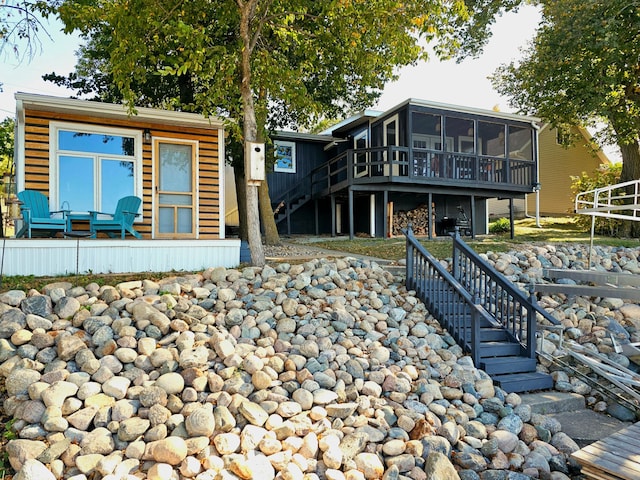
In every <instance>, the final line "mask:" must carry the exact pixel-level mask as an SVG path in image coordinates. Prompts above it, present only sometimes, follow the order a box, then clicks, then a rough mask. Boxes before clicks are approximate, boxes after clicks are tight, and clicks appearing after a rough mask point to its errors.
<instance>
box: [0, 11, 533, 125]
mask: <svg viewBox="0 0 640 480" xmlns="http://www.w3.org/2000/svg"><path fill="white" fill-rule="evenodd" d="M539 19H540V14H539V12H538V10H537V9H536V8H535V7H533V6H523V7H521V8H520V10H519V11H518V12H517V13H509V14H506V15H504V16H502V17H500V18H498V20H497V22H496V24H495V26H494V29H493V36H492V38H491V40H490V43H489V44H488V45H487V47H486V48H485V50H484V53H483V55H482V56H480V57H479V58H478V59H468V60H465V61H464V62H462V63H460V64H456V63H455V61H446V62H438V61H437V60H430V61H429V62H421V63H420V64H418V65H416V66H413V67H407V68H404V69H402V70H401V71H400V79H399V80H398V81H396V82H393V83H391V84H389V85H387V87H386V88H385V90H384V92H383V95H382V96H381V98H380V100H379V102H378V104H377V105H372V106H371V107H372V108H373V109H377V110H387V109H389V108H391V107H393V106H395V105H397V104H399V103H402V102H403V101H404V100H407V99H408V98H417V99H421V100H429V101H434V102H440V103H449V104H452V105H464V106H468V107H476V108H483V109H487V110H491V109H492V108H493V107H494V106H495V105H498V106H499V109H500V110H501V111H504V112H509V111H512V109H510V108H509V106H508V102H507V99H506V98H502V97H500V96H499V95H498V94H497V93H496V92H495V91H494V90H493V89H492V87H491V83H490V82H489V80H488V79H487V77H488V76H489V75H491V74H492V73H493V72H494V71H495V69H496V68H497V67H498V66H499V65H500V64H502V63H508V62H510V61H512V60H514V59H517V58H518V57H519V56H520V48H521V47H525V46H526V45H527V42H528V41H529V40H531V39H532V38H533V35H534V34H535V28H536V26H537V24H538V21H539ZM45 26H46V27H47V30H48V32H49V34H50V36H51V38H47V37H45V36H42V38H41V42H42V51H41V52H40V53H37V54H36V55H35V56H34V57H33V58H32V59H31V61H27V60H25V61H23V62H21V63H18V62H16V61H15V59H14V58H12V57H11V56H7V55H6V54H2V56H0V83H2V84H3V85H2V92H0V119H2V118H5V117H7V116H13V115H15V99H14V95H15V93H16V92H26V93H36V94H44V95H55V96H62V97H68V96H70V95H72V94H73V92H71V91H69V90H66V89H64V88H60V87H57V86H55V85H53V84H52V83H49V82H45V81H44V80H42V78H41V77H42V75H44V74H46V73H51V72H56V73H58V74H62V75H66V74H68V73H69V72H71V71H73V70H74V66H75V63H76V57H75V51H76V50H77V49H78V45H79V44H80V40H79V37H78V36H77V35H74V36H70V35H65V34H63V33H62V31H61V29H62V26H61V24H60V23H57V22H49V23H46V22H45Z"/></svg>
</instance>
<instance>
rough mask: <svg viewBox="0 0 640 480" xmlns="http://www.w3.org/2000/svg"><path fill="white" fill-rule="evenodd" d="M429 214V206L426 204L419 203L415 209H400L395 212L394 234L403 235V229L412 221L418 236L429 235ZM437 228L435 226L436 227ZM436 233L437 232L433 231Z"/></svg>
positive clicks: (415, 233)
mask: <svg viewBox="0 0 640 480" xmlns="http://www.w3.org/2000/svg"><path fill="white" fill-rule="evenodd" d="M428 215H429V208H428V207H427V205H426V204H422V205H419V206H418V207H417V208H414V209H413V210H409V211H404V210H400V211H398V212H395V213H394V214H393V224H392V228H393V229H392V231H393V235H394V236H396V235H402V229H403V228H407V225H408V224H409V223H411V226H412V228H413V234H414V235H416V236H420V235H428V234H429V224H428V222H427V216H428ZM434 230H435V228H434ZM432 233H433V235H435V232H432Z"/></svg>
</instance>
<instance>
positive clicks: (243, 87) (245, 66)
mask: <svg viewBox="0 0 640 480" xmlns="http://www.w3.org/2000/svg"><path fill="white" fill-rule="evenodd" d="M256 5H257V0H246V1H244V2H243V1H241V0H238V7H239V8H240V38H241V40H242V45H243V48H242V58H241V62H240V71H241V72H242V81H241V84H240V94H241V97H242V108H243V112H242V117H243V133H244V139H243V140H244V145H246V144H247V142H255V141H256V138H257V133H258V128H257V124H256V110H255V107H254V103H253V92H252V90H251V53H252V51H253V47H254V44H253V43H252V38H251V30H250V28H249V25H250V23H251V19H252V17H253V14H254V11H255V7H256ZM246 157H247V155H246V154H245V165H246V162H247V161H248V160H249V159H248V158H246ZM249 171H250V169H248V168H246V167H245V177H246V172H249ZM246 190H247V191H246V197H247V229H248V239H249V251H250V252H251V263H252V264H253V265H255V266H257V267H262V266H264V264H265V258H264V249H263V248H262V237H261V236H260V215H259V210H258V187H257V186H255V185H251V184H249V182H248V181H247V183H246Z"/></svg>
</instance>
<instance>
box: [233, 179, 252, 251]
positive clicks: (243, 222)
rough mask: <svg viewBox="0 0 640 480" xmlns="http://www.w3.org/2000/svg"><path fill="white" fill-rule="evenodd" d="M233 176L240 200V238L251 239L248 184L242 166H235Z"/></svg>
mask: <svg viewBox="0 0 640 480" xmlns="http://www.w3.org/2000/svg"><path fill="white" fill-rule="evenodd" d="M233 178H234V179H235V181H236V201H237V202H238V219H239V220H240V223H239V229H240V231H239V233H238V236H239V237H240V240H245V241H247V240H249V230H248V228H247V185H246V183H245V179H244V174H243V171H242V169H241V168H237V167H234V169H233Z"/></svg>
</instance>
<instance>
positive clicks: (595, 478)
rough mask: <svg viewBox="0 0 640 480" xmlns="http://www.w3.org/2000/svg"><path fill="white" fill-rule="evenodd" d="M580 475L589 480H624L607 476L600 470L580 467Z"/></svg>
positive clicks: (615, 476) (614, 476)
mask: <svg viewBox="0 0 640 480" xmlns="http://www.w3.org/2000/svg"><path fill="white" fill-rule="evenodd" d="M580 473H582V474H583V475H584V476H585V477H586V478H587V479H589V480H624V479H621V478H620V477H618V476H617V475H609V474H608V473H605V472H603V471H602V470H598V469H594V468H591V467H582V468H581V469H580Z"/></svg>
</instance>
